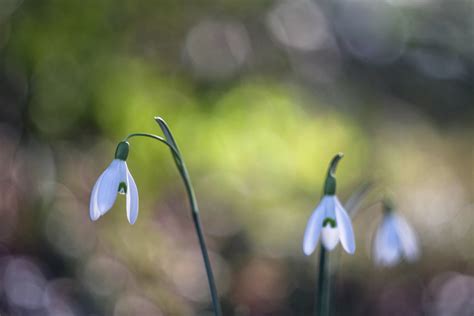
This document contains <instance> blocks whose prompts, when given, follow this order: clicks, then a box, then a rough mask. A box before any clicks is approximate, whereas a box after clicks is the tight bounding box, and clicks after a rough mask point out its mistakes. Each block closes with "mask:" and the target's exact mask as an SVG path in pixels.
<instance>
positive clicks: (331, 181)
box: [324, 153, 344, 195]
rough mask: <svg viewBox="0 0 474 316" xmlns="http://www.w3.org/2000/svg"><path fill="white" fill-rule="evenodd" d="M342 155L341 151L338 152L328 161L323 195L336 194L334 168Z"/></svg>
mask: <svg viewBox="0 0 474 316" xmlns="http://www.w3.org/2000/svg"><path fill="white" fill-rule="evenodd" d="M342 157H344V154H343V153H338V154H337V155H336V156H334V158H332V160H331V162H330V163H329V168H328V174H327V176H326V181H325V182H324V195H335V194H336V176H335V173H336V168H337V164H338V163H339V160H341V159H342Z"/></svg>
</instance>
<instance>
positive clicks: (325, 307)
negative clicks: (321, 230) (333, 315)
mask: <svg viewBox="0 0 474 316" xmlns="http://www.w3.org/2000/svg"><path fill="white" fill-rule="evenodd" d="M329 256H330V253H329V252H328V251H327V250H326V249H325V248H324V246H323V245H321V247H320V252H319V275H318V291H317V293H316V304H317V306H316V308H315V309H314V310H315V316H329V308H330V304H331V302H330V301H331V273H330V269H329Z"/></svg>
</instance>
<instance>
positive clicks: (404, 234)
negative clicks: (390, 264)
mask: <svg viewBox="0 0 474 316" xmlns="http://www.w3.org/2000/svg"><path fill="white" fill-rule="evenodd" d="M393 216H394V221H395V224H396V226H395V228H396V230H397V233H398V238H399V242H400V247H401V251H402V252H403V254H404V256H405V257H406V258H407V260H408V261H414V260H416V259H417V258H418V256H419V249H418V240H417V237H416V234H415V232H414V230H413V228H412V227H411V226H410V225H409V224H408V222H407V221H406V220H405V219H404V218H403V217H402V216H399V215H393Z"/></svg>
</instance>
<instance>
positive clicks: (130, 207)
mask: <svg viewBox="0 0 474 316" xmlns="http://www.w3.org/2000/svg"><path fill="white" fill-rule="evenodd" d="M129 147H130V145H129V143H128V142H120V143H119V144H118V145H117V149H116V151H115V159H114V160H112V162H111V163H110V165H109V166H108V167H107V169H105V171H104V172H103V173H102V174H101V175H100V177H99V179H97V181H96V183H95V185H94V187H93V189H92V193H91V200H90V207H89V211H90V217H91V219H92V220H93V221H95V220H97V219H98V218H99V217H101V216H102V215H104V214H105V213H107V211H108V210H110V209H111V208H112V206H113V205H114V203H115V200H116V199H117V194H119V193H120V194H124V195H125V196H126V208H127V218H128V221H129V222H130V224H133V223H135V221H136V220H137V216H138V190H137V185H136V184H135V180H133V177H132V175H131V174H130V171H129V170H128V166H127V162H126V160H127V157H128V152H129Z"/></svg>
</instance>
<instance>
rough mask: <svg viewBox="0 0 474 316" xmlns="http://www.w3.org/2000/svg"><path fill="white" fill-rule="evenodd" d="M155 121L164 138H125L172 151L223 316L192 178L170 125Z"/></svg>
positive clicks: (216, 308)
mask: <svg viewBox="0 0 474 316" xmlns="http://www.w3.org/2000/svg"><path fill="white" fill-rule="evenodd" d="M155 121H156V122H157V123H158V125H159V126H160V128H161V130H162V131H163V135H164V138H163V137H160V136H157V135H153V134H147V133H134V134H130V135H128V136H127V137H126V138H125V141H127V140H128V139H130V138H132V137H148V138H152V139H155V140H157V141H159V142H161V143H163V144H165V145H166V146H168V148H169V149H170V151H171V155H172V156H173V159H174V162H175V164H176V167H177V168H178V171H179V174H180V175H181V178H182V180H183V182H184V186H185V189H186V194H187V196H188V200H189V205H190V208H191V215H192V219H193V224H194V228H195V230H196V234H197V237H198V241H199V247H200V249H201V253H202V257H203V260H204V267H205V269H206V274H207V280H208V283H209V290H210V294H211V299H212V306H213V309H214V314H215V315H216V316H221V315H222V310H221V306H220V303H219V299H218V294H217V287H216V284H215V280H214V274H213V271H212V267H211V261H210V259H209V254H208V251H207V247H206V242H205V239H204V233H203V230H202V226H201V221H200V218H199V206H198V203H197V200H196V195H195V193H194V189H193V186H192V183H191V178H190V176H189V173H188V170H187V168H186V165H185V163H184V159H183V156H182V155H181V152H180V150H179V148H178V145H177V144H176V142H175V140H174V137H173V135H172V134H171V131H170V129H169V127H168V125H167V124H166V122H165V121H164V120H163V119H162V118H161V117H155Z"/></svg>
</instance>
